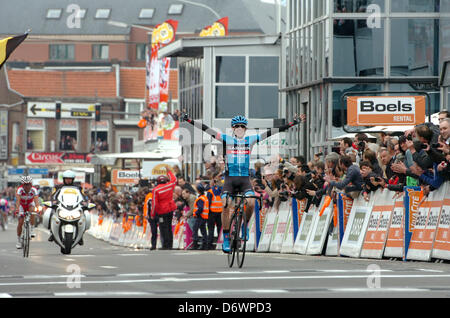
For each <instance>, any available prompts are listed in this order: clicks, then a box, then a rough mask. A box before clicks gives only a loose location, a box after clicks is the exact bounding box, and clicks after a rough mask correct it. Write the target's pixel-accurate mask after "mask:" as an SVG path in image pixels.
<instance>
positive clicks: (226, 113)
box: [215, 56, 279, 118]
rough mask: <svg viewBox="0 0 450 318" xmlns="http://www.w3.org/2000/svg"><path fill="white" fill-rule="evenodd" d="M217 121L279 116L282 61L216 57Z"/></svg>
mask: <svg viewBox="0 0 450 318" xmlns="http://www.w3.org/2000/svg"><path fill="white" fill-rule="evenodd" d="M215 69H216V76H215V78H216V83H215V86H216V88H215V102H216V104H215V109H216V118H230V117H233V116H236V115H239V114H240V115H243V116H247V117H250V118H276V117H277V116H278V79H279V58H278V57H275V56H217V57H216V68H215Z"/></svg>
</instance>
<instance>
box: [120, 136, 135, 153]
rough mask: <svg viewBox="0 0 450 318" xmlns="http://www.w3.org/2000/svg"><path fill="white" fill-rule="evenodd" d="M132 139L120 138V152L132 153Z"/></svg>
mask: <svg viewBox="0 0 450 318" xmlns="http://www.w3.org/2000/svg"><path fill="white" fill-rule="evenodd" d="M133 142H134V138H120V152H121V153H122V152H133Z"/></svg>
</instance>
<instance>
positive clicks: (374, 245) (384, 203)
mask: <svg viewBox="0 0 450 318" xmlns="http://www.w3.org/2000/svg"><path fill="white" fill-rule="evenodd" d="M373 195H374V206H373V209H372V213H371V215H370V219H369V225H368V228H367V232H366V236H365V239H364V243H363V247H362V251H361V257H365V258H378V259H381V258H382V257H383V252H384V247H385V244H386V239H387V233H388V230H389V224H390V222H391V216H392V211H393V210H394V201H392V197H393V196H394V195H395V192H392V191H389V190H383V191H382V190H377V191H376V192H375V193H373Z"/></svg>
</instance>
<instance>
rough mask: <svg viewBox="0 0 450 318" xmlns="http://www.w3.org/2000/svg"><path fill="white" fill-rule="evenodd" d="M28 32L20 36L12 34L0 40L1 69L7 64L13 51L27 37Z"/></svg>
mask: <svg viewBox="0 0 450 318" xmlns="http://www.w3.org/2000/svg"><path fill="white" fill-rule="evenodd" d="M27 36H28V33H25V34H23V35H19V36H11V37H9V38H5V39H1V40H0V69H1V68H2V66H3V64H5V62H6V60H7V59H8V57H9V56H10V55H11V53H12V52H13V51H14V50H15V49H16V47H18V46H19V44H20V43H22V42H23V40H25V39H26V37H27Z"/></svg>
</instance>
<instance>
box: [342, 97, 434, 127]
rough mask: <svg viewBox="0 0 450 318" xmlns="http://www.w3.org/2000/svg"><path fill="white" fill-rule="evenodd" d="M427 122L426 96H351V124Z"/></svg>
mask: <svg viewBox="0 0 450 318" xmlns="http://www.w3.org/2000/svg"><path fill="white" fill-rule="evenodd" d="M424 122H425V96H349V97H348V98H347V124H348V125H349V126H377V125H387V126H389V125H390V126H398V125H408V126H410V125H417V124H422V123H424Z"/></svg>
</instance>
